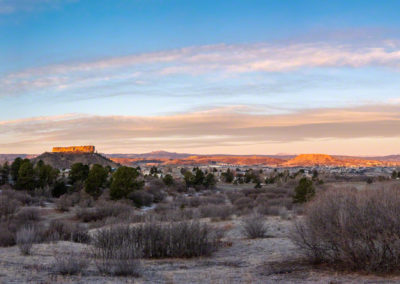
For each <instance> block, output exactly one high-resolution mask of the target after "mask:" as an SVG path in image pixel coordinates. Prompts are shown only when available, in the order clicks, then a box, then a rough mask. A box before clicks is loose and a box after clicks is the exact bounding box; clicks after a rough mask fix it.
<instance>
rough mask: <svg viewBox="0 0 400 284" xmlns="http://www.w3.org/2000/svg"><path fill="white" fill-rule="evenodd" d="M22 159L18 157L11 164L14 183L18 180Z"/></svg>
mask: <svg viewBox="0 0 400 284" xmlns="http://www.w3.org/2000/svg"><path fill="white" fill-rule="evenodd" d="M22 161H23V160H22V159H21V158H20V157H18V158H16V159H15V160H14V161H13V162H12V164H11V179H12V180H13V182H14V183H16V182H17V179H18V172H19V168H20V167H21V164H22Z"/></svg>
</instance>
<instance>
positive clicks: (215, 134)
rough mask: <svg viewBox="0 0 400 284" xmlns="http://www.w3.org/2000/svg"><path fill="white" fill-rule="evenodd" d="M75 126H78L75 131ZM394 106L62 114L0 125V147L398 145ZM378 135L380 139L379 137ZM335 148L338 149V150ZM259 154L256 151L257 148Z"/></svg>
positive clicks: (399, 125) (398, 112)
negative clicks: (287, 111) (273, 111)
mask: <svg viewBox="0 0 400 284" xmlns="http://www.w3.org/2000/svg"><path fill="white" fill-rule="evenodd" d="M77 125H79V127H76V126H77ZM399 133H400V105H380V106H368V107H367V106H365V107H358V108H348V109H314V110H311V111H298V112H294V113H291V114H284V115H283V114H281V115H262V114H259V115H255V114H249V109H248V107H243V106H236V107H229V108H222V109H211V110H205V111H198V112H194V113H186V114H179V115H171V116H154V117H140V116H91V115H76V114H72V115H65V116H57V117H37V118H31V119H23V120H14V121H3V122H0V141H2V142H1V143H0V148H4V149H9V150H13V151H18V149H22V150H23V151H26V149H32V150H31V151H43V150H46V149H49V148H50V147H51V146H53V145H64V144H89V143H90V144H96V145H97V146H98V147H99V149H100V150H103V151H108V152H110V151H130V152H132V151H134V150H133V149H147V150H152V149H161V148H166V145H168V148H169V149H171V148H173V149H179V148H185V149H192V150H193V151H196V149H199V148H208V149H210V151H212V149H215V148H216V147H224V146H227V147H228V146H229V147H231V146H243V145H257V144H260V143H262V144H267V145H268V144H269V145H273V144H280V143H294V142H301V141H308V140H316V139H317V140H321V139H325V140H327V141H334V140H335V139H336V140H337V139H345V140H348V141H351V140H353V139H357V138H358V139H364V138H373V139H375V140H379V139H397V140H395V141H397V142H399V141H400V136H399ZM379 137H380V138H379ZM338 150H340V149H338ZM257 151H259V150H257Z"/></svg>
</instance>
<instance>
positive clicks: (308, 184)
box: [293, 177, 315, 203]
mask: <svg viewBox="0 0 400 284" xmlns="http://www.w3.org/2000/svg"><path fill="white" fill-rule="evenodd" d="M294 193H295V195H294V197H293V202H295V203H304V202H307V201H309V200H311V198H313V197H314V195H315V188H314V186H313V182H312V180H310V179H308V178H305V177H304V178H301V179H300V181H299V185H298V186H297V187H296V188H295V189H294Z"/></svg>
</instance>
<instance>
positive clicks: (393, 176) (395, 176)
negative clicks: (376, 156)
mask: <svg viewBox="0 0 400 284" xmlns="http://www.w3.org/2000/svg"><path fill="white" fill-rule="evenodd" d="M399 174H400V172H399ZM397 177H398V174H397V172H396V171H393V173H392V179H396V178H397Z"/></svg>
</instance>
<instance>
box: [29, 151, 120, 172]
mask: <svg viewBox="0 0 400 284" xmlns="http://www.w3.org/2000/svg"><path fill="white" fill-rule="evenodd" d="M39 160H42V161H43V162H45V163H46V164H48V165H51V166H52V167H54V168H58V169H69V168H71V165H72V164H75V163H82V164H85V165H93V164H99V165H102V166H110V167H112V168H115V167H117V166H118V163H116V162H114V161H111V160H110V159H108V158H106V157H104V156H102V155H100V154H98V153H49V152H45V153H43V154H41V155H39V156H37V157H36V158H34V159H32V162H34V163H36V162H38V161H39Z"/></svg>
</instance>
